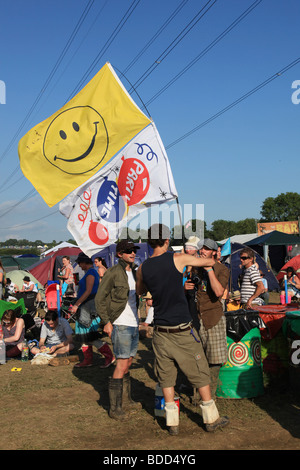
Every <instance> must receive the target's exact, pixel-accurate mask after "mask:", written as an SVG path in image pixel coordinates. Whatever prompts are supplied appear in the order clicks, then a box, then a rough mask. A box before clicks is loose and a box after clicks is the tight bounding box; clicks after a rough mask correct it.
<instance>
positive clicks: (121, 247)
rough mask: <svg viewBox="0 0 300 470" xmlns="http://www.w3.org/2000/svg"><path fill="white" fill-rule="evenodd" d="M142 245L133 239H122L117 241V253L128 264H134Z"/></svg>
mask: <svg viewBox="0 0 300 470" xmlns="http://www.w3.org/2000/svg"><path fill="white" fill-rule="evenodd" d="M139 249H140V247H139V246H137V245H135V244H134V243H133V242H132V241H131V240H121V241H119V242H118V243H117V246H116V253H117V256H118V257H119V258H122V259H123V260H124V261H125V262H126V263H127V264H132V263H133V262H134V260H135V254H136V252H137V250H139Z"/></svg>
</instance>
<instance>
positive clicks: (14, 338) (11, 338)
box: [4, 318, 25, 343]
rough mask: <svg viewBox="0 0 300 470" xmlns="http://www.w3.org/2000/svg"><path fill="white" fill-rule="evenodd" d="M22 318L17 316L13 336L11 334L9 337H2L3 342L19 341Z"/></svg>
mask: <svg viewBox="0 0 300 470" xmlns="http://www.w3.org/2000/svg"><path fill="white" fill-rule="evenodd" d="M24 325H25V323H24V320H23V319H22V318H19V319H18V320H17V327H16V332H15V334H14V336H11V337H10V338H5V339H4V342H5V343H13V342H14V341H19V339H20V337H21V334H22V330H23V328H24Z"/></svg>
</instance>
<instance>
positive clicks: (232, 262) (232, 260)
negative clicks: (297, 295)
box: [223, 243, 279, 292]
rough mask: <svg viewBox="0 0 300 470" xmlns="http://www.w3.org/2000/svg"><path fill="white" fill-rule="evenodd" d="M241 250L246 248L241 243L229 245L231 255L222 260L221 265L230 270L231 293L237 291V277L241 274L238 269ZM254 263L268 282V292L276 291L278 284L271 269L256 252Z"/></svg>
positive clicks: (239, 268)
mask: <svg viewBox="0 0 300 470" xmlns="http://www.w3.org/2000/svg"><path fill="white" fill-rule="evenodd" d="M243 248H246V245H242V244H241V243H231V255H230V256H228V257H227V258H225V259H224V260H223V263H224V264H225V265H226V266H227V267H228V268H229V269H230V273H231V281H230V286H231V287H230V289H231V292H233V291H234V290H239V285H238V277H239V275H240V274H241V273H242V269H241V267H240V265H241V260H240V251H241V249H243ZM255 261H256V263H257V264H258V266H259V269H260V270H261V271H262V272H263V273H264V275H265V279H266V280H267V282H268V289H269V291H278V290H279V284H278V281H277V279H276V277H275V276H274V274H273V273H272V271H271V269H270V268H269V267H268V266H267V264H266V262H265V260H264V259H263V258H262V257H261V256H260V255H259V254H258V253H256V252H255Z"/></svg>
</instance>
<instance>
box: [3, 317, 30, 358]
mask: <svg viewBox="0 0 300 470" xmlns="http://www.w3.org/2000/svg"><path fill="white" fill-rule="evenodd" d="M1 324H2V330H3V339H4V343H5V346H6V357H7V358H11V357H18V356H21V353H22V347H23V341H24V337H25V322H24V320H23V318H17V316H16V311H15V310H11V309H9V310H6V311H5V312H4V313H3V316H2V319H1Z"/></svg>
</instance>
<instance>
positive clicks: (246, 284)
mask: <svg viewBox="0 0 300 470" xmlns="http://www.w3.org/2000/svg"><path fill="white" fill-rule="evenodd" d="M258 282H261V277H260V274H259V271H258V269H257V267H256V266H255V264H253V265H252V266H250V268H247V269H246V270H245V272H244V277H243V281H242V286H241V303H242V304H246V303H247V301H248V299H249V298H250V297H251V296H252V295H253V294H254V292H255V290H256V287H257V283H258ZM253 303H254V304H257V305H262V304H263V303H264V301H263V299H262V298H261V297H256V299H254V300H253Z"/></svg>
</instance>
